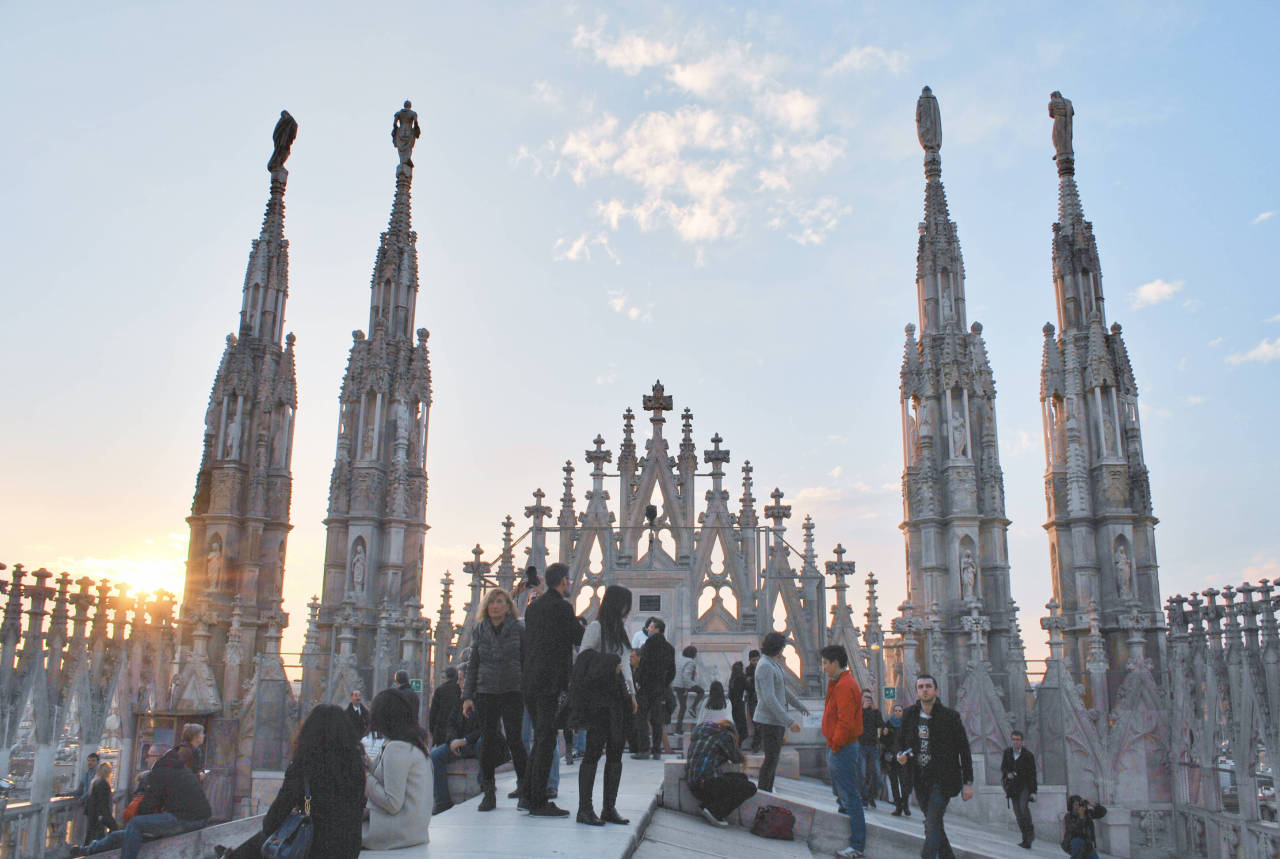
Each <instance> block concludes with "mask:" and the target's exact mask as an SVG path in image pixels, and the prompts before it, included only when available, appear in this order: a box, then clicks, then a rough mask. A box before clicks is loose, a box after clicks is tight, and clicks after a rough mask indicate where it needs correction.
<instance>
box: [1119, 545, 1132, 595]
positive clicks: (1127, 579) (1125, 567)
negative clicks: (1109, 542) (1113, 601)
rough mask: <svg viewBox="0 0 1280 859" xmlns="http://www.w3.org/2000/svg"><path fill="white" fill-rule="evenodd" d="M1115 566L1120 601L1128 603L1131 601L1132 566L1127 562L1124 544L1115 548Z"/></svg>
mask: <svg viewBox="0 0 1280 859" xmlns="http://www.w3.org/2000/svg"><path fill="white" fill-rule="evenodd" d="M1115 566H1116V587H1117V589H1118V590H1119V591H1120V599H1122V600H1125V601H1128V600H1131V599H1133V596H1134V593H1133V564H1132V563H1131V562H1130V561H1129V553H1128V552H1126V551H1125V549H1124V543H1120V544H1118V545H1117V546H1116V555H1115Z"/></svg>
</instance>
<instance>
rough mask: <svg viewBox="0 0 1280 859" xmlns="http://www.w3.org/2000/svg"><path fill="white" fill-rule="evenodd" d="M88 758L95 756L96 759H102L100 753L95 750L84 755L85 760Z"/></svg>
mask: <svg viewBox="0 0 1280 859" xmlns="http://www.w3.org/2000/svg"><path fill="white" fill-rule="evenodd" d="M89 758H97V759H98V760H102V755H100V754H98V753H97V752H89V754H88V755H86V756H85V760H86V761H87V760H89Z"/></svg>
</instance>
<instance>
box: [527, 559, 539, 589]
mask: <svg viewBox="0 0 1280 859" xmlns="http://www.w3.org/2000/svg"><path fill="white" fill-rule="evenodd" d="M524 583H525V586H526V587H530V588H536V587H537V586H538V585H540V584H542V581H541V580H540V579H539V578H538V568H537V567H535V566H534V565H533V564H530V565H529V566H527V567H525V570H524Z"/></svg>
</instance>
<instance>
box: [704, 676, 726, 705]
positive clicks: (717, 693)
mask: <svg viewBox="0 0 1280 859" xmlns="http://www.w3.org/2000/svg"><path fill="white" fill-rule="evenodd" d="M724 708H725V701H724V684H723V683H721V682H720V681H719V680H712V681H711V689H710V690H709V691H708V692H707V709H708V710H723V709H724Z"/></svg>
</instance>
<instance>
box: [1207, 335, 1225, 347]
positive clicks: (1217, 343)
mask: <svg viewBox="0 0 1280 859" xmlns="http://www.w3.org/2000/svg"><path fill="white" fill-rule="evenodd" d="M1225 339H1226V338H1225V337H1215V338H1213V339H1212V340H1210V341H1209V348H1211V349H1212V348H1213V347H1215V346H1221V345H1222V341H1223V340H1225Z"/></svg>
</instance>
